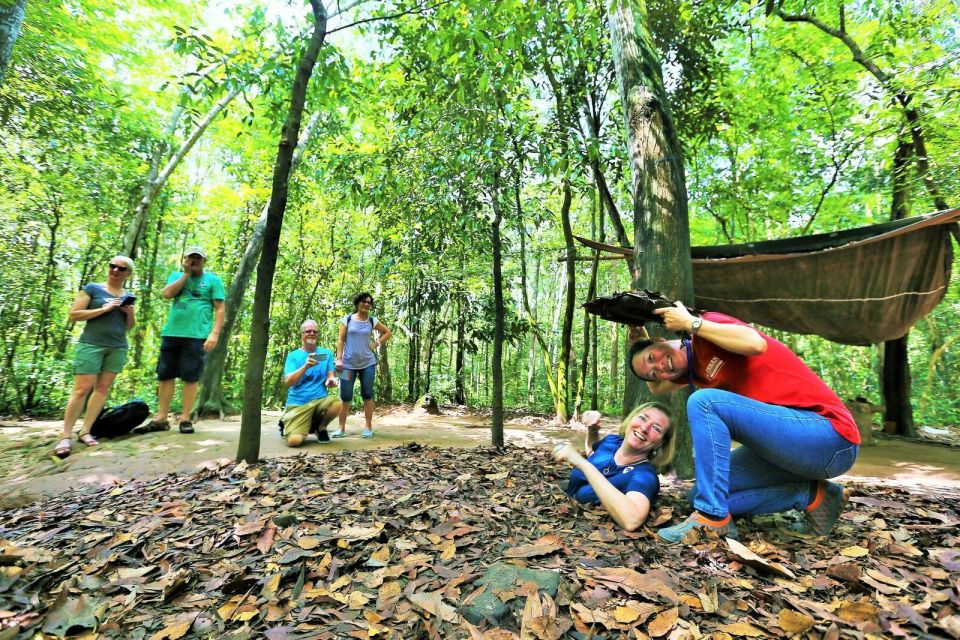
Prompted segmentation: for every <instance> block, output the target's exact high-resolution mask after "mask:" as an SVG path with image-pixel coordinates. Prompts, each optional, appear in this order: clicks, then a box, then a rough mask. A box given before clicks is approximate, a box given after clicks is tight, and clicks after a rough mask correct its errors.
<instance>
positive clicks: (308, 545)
mask: <svg viewBox="0 0 960 640" xmlns="http://www.w3.org/2000/svg"><path fill="white" fill-rule="evenodd" d="M322 542H323V539H322V538H318V537H316V536H303V537H302V538H298V539H297V545H298V546H299V547H300V548H301V549H306V550H307V551H311V550H313V549H316V548H317V547H319V546H320V543H322Z"/></svg>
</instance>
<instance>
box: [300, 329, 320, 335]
mask: <svg viewBox="0 0 960 640" xmlns="http://www.w3.org/2000/svg"><path fill="white" fill-rule="evenodd" d="M300 333H303V334H308V333H312V334H313V335H317V332H316V331H314V330H313V329H307V330H306V331H301V332H300Z"/></svg>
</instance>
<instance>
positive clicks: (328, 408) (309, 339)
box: [283, 320, 340, 447]
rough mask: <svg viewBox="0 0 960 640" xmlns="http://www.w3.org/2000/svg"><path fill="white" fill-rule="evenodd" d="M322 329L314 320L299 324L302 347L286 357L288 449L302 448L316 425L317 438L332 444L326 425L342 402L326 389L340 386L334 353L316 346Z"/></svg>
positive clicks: (285, 427)
mask: <svg viewBox="0 0 960 640" xmlns="http://www.w3.org/2000/svg"><path fill="white" fill-rule="evenodd" d="M318 332H319V327H318V326H317V323H316V322H314V321H313V320H305V321H304V323H303V324H302V325H300V339H301V341H302V345H303V346H302V347H300V348H299V349H296V350H294V351H291V352H290V353H289V354H287V362H286V364H285V365H284V367H283V375H284V383H285V384H286V385H287V389H288V390H289V391H287V408H286V409H285V410H284V412H283V433H284V435H285V436H286V438H287V446H288V447H299V446H300V445H302V444H303V441H304V440H306V439H307V436H308V435H310V432H311V431H312V428H313V426H314V425H317V439H318V440H319V441H320V442H330V436H329V435H328V434H327V425H328V424H329V423H330V421H331V420H333V419H334V418H336V417H337V416H338V415H339V414H340V400H339V398H338V397H337V396H335V395H329V394H328V393H327V389H328V388H329V387H335V386H336V385H337V378H336V375H335V373H334V371H335V370H334V365H333V351H330V349H321V348H318V347H317V334H318Z"/></svg>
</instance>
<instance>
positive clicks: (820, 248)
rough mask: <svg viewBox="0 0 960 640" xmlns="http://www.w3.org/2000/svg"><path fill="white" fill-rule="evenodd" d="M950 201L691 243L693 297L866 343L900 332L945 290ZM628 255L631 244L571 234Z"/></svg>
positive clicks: (709, 306)
mask: <svg viewBox="0 0 960 640" xmlns="http://www.w3.org/2000/svg"><path fill="white" fill-rule="evenodd" d="M957 220H960V209H952V210H949V211H941V212H937V213H932V214H928V215H925V216H918V217H915V218H906V219H904V220H895V221H892V222H885V223H881V224H874V225H869V226H866V227H858V228H856V229H849V230H846V231H838V232H834V233H820V234H816V235H811V236H804V237H802V238H788V239H785V240H770V241H766V242H750V243H746V244H737V245H722V246H715V247H692V248H691V250H690V254H691V258H692V262H693V289H694V294H695V298H696V299H695V300H694V301H693V304H694V305H695V306H696V307H698V308H701V309H705V310H708V311H719V312H720V313H726V314H728V315H732V316H735V317H737V318H740V319H742V320H744V321H747V322H751V323H755V324H759V325H763V326H765V327H772V328H775V329H780V330H783V331H789V332H791V333H803V334H815V335H818V336H822V337H824V338H826V339H828V340H832V341H834V342H839V343H842V344H853V345H868V344H875V343H878V342H885V341H887V340H893V339H896V338H900V337H902V336H904V335H905V334H906V333H907V332H908V331H909V330H910V327H911V326H913V324H914V323H915V322H917V321H918V320H919V319H920V318H922V317H923V316H925V315H926V314H928V313H929V312H930V311H931V310H932V309H933V308H934V307H935V306H937V304H938V303H939V302H940V300H942V299H943V296H944V295H945V294H946V292H947V284H948V282H949V281H950V263H951V261H952V259H953V251H952V247H951V244H950V236H949V234H950V233H951V232H952V233H954V234H955V235H957V237H958V242H960V234H958V231H957V225H956V222H957ZM577 240H579V241H580V242H581V243H582V244H584V245H586V246H588V247H590V248H593V249H598V250H601V251H607V252H612V253H618V254H620V255H622V256H623V257H624V259H627V260H632V259H633V251H632V250H630V249H624V248H622V247H617V246H613V245H607V244H602V243H598V242H594V241H592V240H587V239H585V238H577Z"/></svg>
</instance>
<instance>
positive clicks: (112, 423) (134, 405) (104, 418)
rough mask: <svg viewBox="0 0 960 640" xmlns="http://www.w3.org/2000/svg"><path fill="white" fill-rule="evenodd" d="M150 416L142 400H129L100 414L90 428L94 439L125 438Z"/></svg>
mask: <svg viewBox="0 0 960 640" xmlns="http://www.w3.org/2000/svg"><path fill="white" fill-rule="evenodd" d="M149 415H150V407H148V406H147V403H146V402H144V401H143V400H131V401H130V402H127V403H125V404H121V405H118V406H116V407H108V408H106V409H104V410H103V411H101V412H100V415H99V416H97V421H96V422H94V423H93V426H91V427H90V433H91V434H92V435H93V437H94V438H116V437H117V436H125V435H127V434H128V433H130V432H131V431H133V429H134V428H135V427H138V426H140V425H141V424H142V423H143V421H144V420H146V419H147V417H148V416H149Z"/></svg>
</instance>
